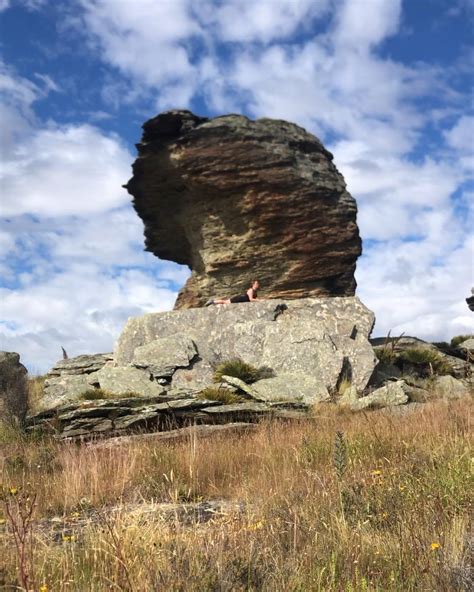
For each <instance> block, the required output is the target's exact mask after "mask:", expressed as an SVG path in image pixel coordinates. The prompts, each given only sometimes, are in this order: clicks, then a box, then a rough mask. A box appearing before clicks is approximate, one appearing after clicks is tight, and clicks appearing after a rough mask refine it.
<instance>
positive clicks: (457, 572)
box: [0, 400, 473, 592]
mask: <svg viewBox="0 0 474 592" xmlns="http://www.w3.org/2000/svg"><path fill="white" fill-rule="evenodd" d="M470 418H471V405H470V401H467V400H462V401H452V402H443V401H439V402H436V403H433V404H429V405H426V406H424V407H423V411H414V412H412V413H409V414H406V415H396V414H388V413H383V412H372V413H367V414H365V413H359V414H352V413H349V412H343V411H340V410H339V411H338V410H336V409H335V408H333V407H332V406H331V405H324V406H321V407H320V408H319V409H317V410H315V417H314V420H312V421H308V422H301V423H296V422H294V423H263V424H261V426H260V427H259V428H258V430H257V431H256V432H253V433H251V434H248V435H242V436H239V437H237V436H235V437H229V436H226V437H215V438H212V439H207V440H197V439H195V438H192V437H191V438H190V439H189V440H188V441H186V442H182V443H180V444H174V445H172V444H159V445H156V444H155V445H154V444H153V443H152V442H150V441H147V442H143V441H141V442H140V441H138V442H134V443H131V444H127V445H124V446H120V447H115V448H111V449H104V448H99V447H93V446H90V447H85V446H82V447H81V446H78V445H75V444H64V443H63V444H61V443H57V442H54V441H51V440H35V441H34V440H31V439H26V438H24V437H22V436H21V435H19V434H16V433H14V432H6V431H5V430H4V433H3V435H2V442H3V443H2V444H1V461H0V462H1V468H2V483H3V497H2V502H1V503H0V521H1V522H2V525H1V526H0V544H1V546H2V549H1V550H0V553H1V555H0V556H1V561H0V565H1V567H0V586H3V588H2V589H5V590H9V589H10V590H13V589H16V590H18V589H25V588H27V587H29V588H30V589H31V590H35V591H36V590H40V591H42V592H46V591H54V592H56V591H63V590H64V591H65V590H68V591H69V590H70V591H84V592H86V591H87V592H89V591H101V590H127V591H136V592H138V591H140V592H142V591H147V590H150V591H155V590H167V591H168V590H169V591H179V590H182V591H187V590H193V591H194V590H196V591H208V590H209V591H211V590H212V591H214V590H215V591H231V590H232V591H234V590H266V591H280V590H281V591H301V592H303V591H307V590H315V591H317V590H319V591H325V592H326V591H328V592H330V591H344V592H345V591H359V590H360V591H381V592H382V591H383V592H386V591H392V590H393V591H394V590H397V591H403V592H406V591H410V590H423V591H425V590H426V591H436V592H438V591H445V590H446V591H448V590H449V591H451V590H463V589H465V590H467V589H468V587H469V577H470V571H469V562H470V561H472V556H471V557H470V556H469V554H470V553H471V554H472V550H473V542H472V538H470V537H472V532H471V525H470V522H469V516H470V506H469V495H470V494H471V493H472V462H473V459H472V449H471V448H470V441H469V433H470V432H469V428H470ZM200 500H230V501H235V502H239V504H240V510H239V509H237V508H236V509H235V510H229V511H227V512H225V513H223V514H217V515H216V517H215V519H213V520H210V521H208V522H206V523H194V524H185V523H182V522H180V521H179V520H178V519H175V520H173V519H171V520H170V519H166V520H165V519H161V518H160V516H159V514H158V513H153V512H152V513H147V514H137V513H136V512H130V511H129V508H131V507H134V508H136V507H137V506H138V507H139V506H141V505H143V506H146V505H147V504H151V503H157V502H170V501H172V502H186V501H200ZM111 507H114V508H116V510H115V511H114V512H107V511H106V510H107V508H111ZM30 514H31V516H30ZM84 517H87V518H88V519H89V523H86V522H84V526H83V527H81V528H74V524H76V523H77V524H80V523H81V521H82V520H83V518H84ZM51 525H55V530H54V533H55V534H54V536H53V535H52V532H53V530H52V529H51ZM15 535H16V545H15ZM15 586H16V587H15Z"/></svg>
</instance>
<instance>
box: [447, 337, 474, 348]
mask: <svg viewBox="0 0 474 592" xmlns="http://www.w3.org/2000/svg"><path fill="white" fill-rule="evenodd" d="M473 337H474V335H456V337H453V338H452V339H451V347H457V346H458V345H459V344H460V343H462V342H463V341H466V340H467V339H471V338H473Z"/></svg>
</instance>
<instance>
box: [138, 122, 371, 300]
mask: <svg viewBox="0 0 474 592" xmlns="http://www.w3.org/2000/svg"><path fill="white" fill-rule="evenodd" d="M143 129H144V134H143V138H142V141H141V143H140V144H138V152H139V157H138V159H137V160H136V161H135V164H134V166H133V173H134V176H133V178H132V179H131V180H130V181H129V182H128V184H127V185H126V188H127V189H128V191H129V192H130V193H131V194H132V195H133V196H134V207H135V209H136V211H137V212H138V214H139V216H140V217H141V218H142V220H143V222H144V225H145V237H146V241H145V244H146V249H147V250H148V251H151V252H152V253H154V254H155V255H156V256H158V257H160V258H161V259H169V260H171V261H176V262H177V263H180V264H183V265H188V266H189V267H190V268H191V270H192V275H191V277H190V279H189V280H188V282H187V283H186V285H185V287H184V288H183V290H182V291H181V292H180V294H179V296H178V299H177V302H176V305H175V307H176V308H190V307H197V306H201V305H202V304H204V302H205V301H206V300H207V299H208V298H210V297H213V296H232V295H235V294H238V293H241V292H243V291H244V290H246V289H247V288H248V284H249V282H250V280H251V279H252V278H258V279H259V280H260V283H261V285H262V286H263V288H264V289H265V290H266V291H267V295H268V296H271V297H272V298H285V299H287V298H305V297H325V296H351V295H353V294H354V291H355V286H356V283H355V280H354V271H355V266H356V260H357V257H358V256H359V255H360V253H361V241H360V238H359V231H358V228H357V224H356V210H357V208H356V204H355V201H354V199H353V198H352V197H351V195H350V194H349V193H348V192H347V191H346V185H345V183H344V179H343V177H342V175H341V174H340V173H339V172H338V171H337V169H336V167H335V166H334V164H333V162H332V155H331V154H330V153H329V152H328V151H327V150H326V149H325V148H324V147H323V145H322V144H321V142H320V141H319V140H318V139H317V138H316V137H315V136H313V135H311V134H309V133H308V132H306V131H305V130H304V129H302V128H300V127H298V126H297V125H294V124H291V123H288V122H285V121H280V120H271V119H259V120H256V121H251V120H249V119H247V118H246V117H243V116H240V115H226V116H223V117H217V118H215V119H211V120H208V119H206V118H202V117H197V116H195V115H193V114H192V113H191V112H189V111H169V112H167V113H162V114H161V115H158V116H157V117H155V118H154V119H151V120H149V121H148V122H146V123H145V125H144V126H143Z"/></svg>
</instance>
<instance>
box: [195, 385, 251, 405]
mask: <svg viewBox="0 0 474 592" xmlns="http://www.w3.org/2000/svg"><path fill="white" fill-rule="evenodd" d="M197 398H198V399H203V400H206V401H220V402H221V403H224V405H232V404H233V403H242V402H243V401H245V399H244V398H243V397H241V396H240V395H237V394H236V393H233V392H232V391H230V390H229V389H226V388H221V387H215V386H208V387H207V388H205V389H203V390H202V391H201V392H200V393H199V394H198V396H197Z"/></svg>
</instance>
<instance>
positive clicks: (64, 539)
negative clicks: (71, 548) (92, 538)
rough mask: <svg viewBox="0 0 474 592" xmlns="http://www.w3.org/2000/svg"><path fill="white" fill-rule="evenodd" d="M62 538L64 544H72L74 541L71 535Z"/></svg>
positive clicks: (64, 535)
mask: <svg viewBox="0 0 474 592" xmlns="http://www.w3.org/2000/svg"><path fill="white" fill-rule="evenodd" d="M62 538H63V541H64V542H65V543H73V542H74V541H75V540H76V537H75V536H74V535H73V534H63V537H62Z"/></svg>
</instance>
